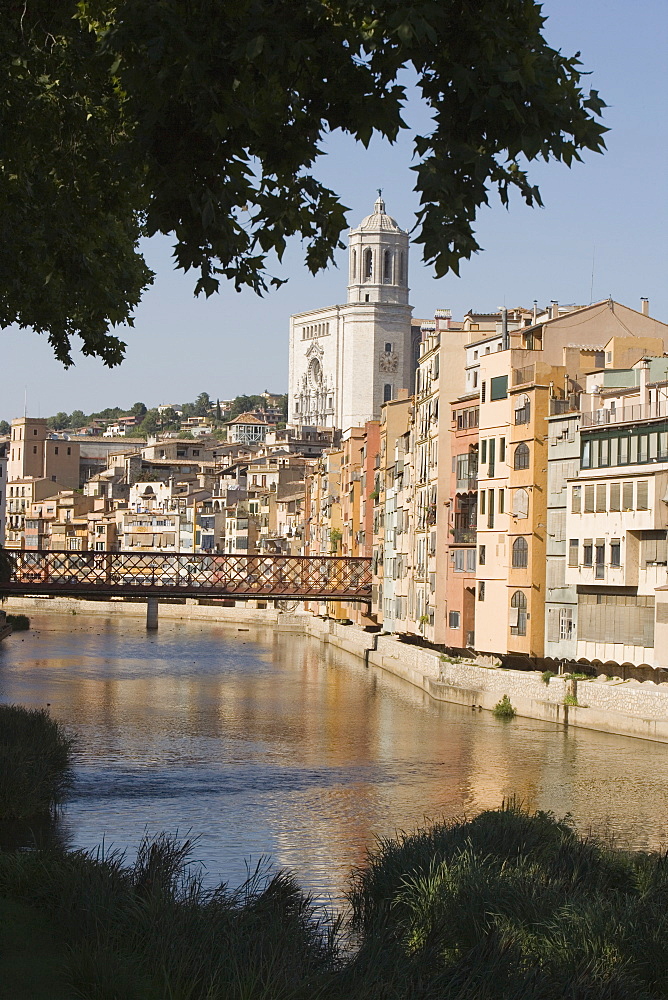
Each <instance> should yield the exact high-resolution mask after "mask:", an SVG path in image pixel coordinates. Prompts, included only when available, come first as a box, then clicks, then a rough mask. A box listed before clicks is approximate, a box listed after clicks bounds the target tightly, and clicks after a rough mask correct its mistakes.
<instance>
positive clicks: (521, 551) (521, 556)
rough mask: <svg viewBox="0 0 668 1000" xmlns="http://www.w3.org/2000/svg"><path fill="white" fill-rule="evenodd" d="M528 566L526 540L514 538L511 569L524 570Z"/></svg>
mask: <svg viewBox="0 0 668 1000" xmlns="http://www.w3.org/2000/svg"><path fill="white" fill-rule="evenodd" d="M528 565H529V546H528V544H527V540H526V538H516V539H515V541H514V542H513V568H514V569H526V568H527V566H528Z"/></svg>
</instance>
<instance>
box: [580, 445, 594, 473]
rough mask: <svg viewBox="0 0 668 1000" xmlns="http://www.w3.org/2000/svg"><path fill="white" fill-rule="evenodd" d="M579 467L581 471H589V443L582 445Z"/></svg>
mask: <svg viewBox="0 0 668 1000" xmlns="http://www.w3.org/2000/svg"><path fill="white" fill-rule="evenodd" d="M580 465H581V466H582V468H583V469H591V441H584V442H583V444H582V455H581V456H580Z"/></svg>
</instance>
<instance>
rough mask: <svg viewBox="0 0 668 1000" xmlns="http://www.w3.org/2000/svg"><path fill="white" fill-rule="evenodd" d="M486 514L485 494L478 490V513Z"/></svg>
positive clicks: (483, 491)
mask: <svg viewBox="0 0 668 1000" xmlns="http://www.w3.org/2000/svg"><path fill="white" fill-rule="evenodd" d="M486 512H487V493H486V492H485V490H480V513H481V514H485V513H486Z"/></svg>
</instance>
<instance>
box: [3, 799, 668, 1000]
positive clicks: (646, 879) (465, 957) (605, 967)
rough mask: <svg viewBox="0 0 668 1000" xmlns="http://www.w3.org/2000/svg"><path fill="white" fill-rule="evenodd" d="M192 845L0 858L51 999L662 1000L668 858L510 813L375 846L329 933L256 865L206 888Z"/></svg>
mask: <svg viewBox="0 0 668 1000" xmlns="http://www.w3.org/2000/svg"><path fill="white" fill-rule="evenodd" d="M193 847H194V845H193V844H192V843H191V842H188V841H186V842H185V843H179V842H177V841H176V840H174V839H170V838H168V837H164V836H163V837H160V838H158V839H157V840H154V841H149V840H144V842H143V843H142V845H141V848H140V850H139V854H138V857H137V860H136V861H135V862H134V863H133V864H127V863H126V861H125V860H124V859H123V857H122V856H120V855H117V854H108V855H106V856H102V855H99V856H97V857H93V856H91V855H86V854H83V853H81V852H75V853H60V854H56V853H52V854H40V853H37V852H35V853H26V852H21V853H11V854H10V853H5V854H1V855H0V894H2V895H3V896H4V897H5V899H6V900H8V901H9V903H10V905H13V904H14V903H15V902H18V903H20V904H21V905H22V906H27V907H28V908H29V911H30V912H34V913H37V914H39V915H40V916H46V917H47V918H48V924H49V927H50V928H51V930H52V932H53V933H57V934H58V935H59V940H61V941H62V942H63V947H62V961H61V963H60V966H59V968H60V971H59V975H60V977H61V980H62V984H63V985H64V987H65V988H66V989H68V990H69V991H70V993H71V994H72V995H74V996H80V997H90V998H92V997H95V998H113V997H123V998H124V1000H126V998H127V1000H134V998H137V1000H139V998H142V1000H152V998H156V1000H157V998H160V1000H162V998H164V997H174V998H176V997H178V998H179V1000H204V998H206V1000H218V998H221V1000H222V998H225V1000H306V998H308V1000H344V998H345V1000H406V998H411V1000H437V998H438V1000H532V998H535V1000H558V998H564V1000H565V998H569V1000H622V998H623V1000H627V998H628V997H634V1000H658V998H660V997H666V995H668V933H667V931H668V908H667V907H666V903H667V902H668V858H667V857H666V855H665V854H655V855H649V854H644V853H633V852H624V851H620V850H616V849H612V848H610V847H607V846H605V845H601V844H598V843H595V842H593V841H591V840H589V839H586V838H583V837H580V836H579V835H578V834H576V833H575V832H574V831H573V830H572V829H571V827H570V826H569V825H568V824H567V823H565V822H560V821H557V820H555V819H554V817H552V816H551V815H549V814H547V813H541V812H539V813H535V814H528V813H527V812H524V811H522V810H521V809H519V808H517V807H516V806H515V805H509V806H506V807H504V808H502V809H499V810H495V811H487V812H484V813H482V814H480V815H479V816H478V817H476V818H475V819H473V820H471V821H468V822H454V823H444V824H437V825H435V826H432V827H430V828H428V829H424V830H421V831H418V832H416V833H413V834H408V835H402V836H399V837H396V838H393V839H388V840H383V841H381V842H379V843H378V845H377V846H376V848H375V849H374V850H373V851H372V852H371V853H370V855H369V857H368V858H367V861H366V863H365V864H364V865H362V866H361V867H360V868H359V870H357V871H356V872H354V873H353V876H352V879H351V884H350V891H349V902H350V914H349V916H348V917H347V918H346V920H345V921H341V922H337V921H336V920H332V919H328V918H327V917H326V915H324V914H323V913H322V912H321V911H319V910H318V909H317V908H316V907H315V906H314V905H313V903H312V901H311V900H310V899H309V898H308V897H307V896H305V895H304V894H303V893H302V892H301V891H300V889H299V887H298V885H297V883H296V881H295V879H294V878H293V877H292V876H291V875H289V874H286V873H282V872H272V871H271V870H269V869H265V868H262V867H260V868H259V869H258V870H257V871H256V872H254V873H253V874H252V875H251V877H250V878H249V880H248V881H247V882H246V883H245V884H244V885H243V886H242V887H241V888H240V889H237V890H231V889H230V888H229V887H227V886H221V887H219V888H218V889H216V890H205V889H204V888H203V886H202V882H201V879H200V876H199V874H198V871H197V869H195V868H193V867H192V865H191V864H190V859H191V855H192V851H193ZM35 997H36V1000H40V998H39V996H38V995H37V994H35ZM17 998H19V1000H20V995H18V994H17Z"/></svg>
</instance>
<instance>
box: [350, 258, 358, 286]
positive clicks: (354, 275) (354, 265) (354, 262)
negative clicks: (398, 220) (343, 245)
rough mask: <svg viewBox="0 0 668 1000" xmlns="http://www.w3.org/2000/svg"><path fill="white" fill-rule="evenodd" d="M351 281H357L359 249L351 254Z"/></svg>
mask: <svg viewBox="0 0 668 1000" xmlns="http://www.w3.org/2000/svg"><path fill="white" fill-rule="evenodd" d="M350 281H351V283H352V284H355V282H356V281H357V250H353V252H352V253H351V255H350Z"/></svg>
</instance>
